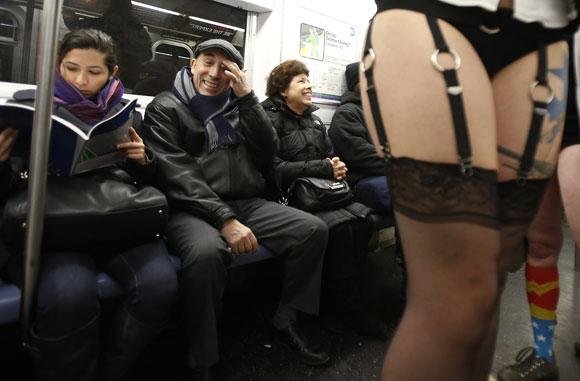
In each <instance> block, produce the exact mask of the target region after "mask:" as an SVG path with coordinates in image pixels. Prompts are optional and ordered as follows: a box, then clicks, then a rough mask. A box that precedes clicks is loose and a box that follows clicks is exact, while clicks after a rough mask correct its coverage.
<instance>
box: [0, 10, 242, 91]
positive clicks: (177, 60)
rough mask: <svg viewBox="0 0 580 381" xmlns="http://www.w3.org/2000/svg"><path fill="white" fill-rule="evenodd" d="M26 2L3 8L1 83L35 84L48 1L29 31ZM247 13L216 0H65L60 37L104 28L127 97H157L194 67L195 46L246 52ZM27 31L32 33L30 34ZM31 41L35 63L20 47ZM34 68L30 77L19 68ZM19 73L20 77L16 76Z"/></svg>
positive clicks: (31, 54) (0, 40) (0, 57)
mask: <svg viewBox="0 0 580 381" xmlns="http://www.w3.org/2000/svg"><path fill="white" fill-rule="evenodd" d="M27 4H28V3H27V2H26V1H22V0H20V1H17V0H15V1H11V0H3V1H2V4H1V5H0V75H1V77H0V80H2V81H12V82H25V83H34V82H35V80H34V76H35V74H34V73H35V68H34V67H35V62H34V57H36V56H37V54H36V39H37V36H36V35H35V34H36V33H37V30H38V25H37V24H38V23H39V20H40V14H39V13H40V12H41V9H42V1H36V5H35V8H36V9H35V10H33V14H34V17H33V18H32V20H33V21H32V24H33V25H31V26H29V28H27V29H26V28H24V25H19V22H18V20H19V19H21V20H22V24H24V20H26V19H27V18H26V13H27V11H28V9H27ZM247 18H248V15H247V12H246V11H244V10H242V9H238V8H234V7H230V6H227V5H223V4H220V3H216V2H213V1H210V0H169V1H167V0H163V1H161V0H141V1H131V0H65V1H64V6H63V11H62V19H61V25H60V33H59V34H60V36H63V35H64V34H65V33H66V32H68V31H70V30H75V29H80V28H95V29H100V30H103V31H105V32H106V33H108V34H109V35H111V37H112V38H113V40H114V41H115V43H116V45H117V50H118V59H119V76H120V78H121V80H122V82H123V84H124V86H125V92H126V93H134V94H140V95H156V94H158V93H159V92H161V91H163V90H166V89H168V88H170V86H171V84H172V82H173V78H174V76H175V73H176V72H177V71H178V70H179V69H180V68H181V67H183V66H185V65H188V64H189V61H190V60H191V58H192V52H193V50H194V48H195V45H196V44H198V43H199V42H200V41H203V40H206V39H209V38H223V39H225V40H228V41H230V42H231V43H232V44H234V46H235V47H236V48H237V49H238V50H239V51H240V52H241V53H242V55H243V54H244V44H245V33H246V23H247ZM24 30H26V31H30V34H29V35H25V33H24ZM25 41H29V42H28V44H29V46H30V54H28V55H27V56H28V57H30V62H29V63H26V62H24V61H25V60H26V59H27V57H23V56H22V55H21V54H17V53H18V52H19V50H18V49H22V46H24V44H25ZM23 64H25V65H24V66H26V65H28V66H29V67H30V69H29V70H27V73H22V74H20V73H15V68H21V67H23ZM16 74H19V75H16Z"/></svg>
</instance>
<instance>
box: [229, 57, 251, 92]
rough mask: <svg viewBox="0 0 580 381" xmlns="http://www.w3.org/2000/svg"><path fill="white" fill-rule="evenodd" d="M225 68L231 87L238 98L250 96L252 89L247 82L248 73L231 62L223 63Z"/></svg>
mask: <svg viewBox="0 0 580 381" xmlns="http://www.w3.org/2000/svg"><path fill="white" fill-rule="evenodd" d="M222 65H223V67H224V72H225V74H226V76H227V77H228V78H229V80H230V86H231V88H232V90H233V91H234V93H235V94H236V96H238V97H243V96H245V95H248V94H249V93H250V91H252V89H251V88H250V85H249V84H248V81H247V80H246V73H244V71H243V70H241V69H240V68H239V66H238V65H237V64H236V63H235V62H234V61H230V60H224V61H223V62H222Z"/></svg>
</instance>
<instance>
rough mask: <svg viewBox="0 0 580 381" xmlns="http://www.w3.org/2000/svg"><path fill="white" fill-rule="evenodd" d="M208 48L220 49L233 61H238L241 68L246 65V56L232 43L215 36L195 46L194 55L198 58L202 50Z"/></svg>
mask: <svg viewBox="0 0 580 381" xmlns="http://www.w3.org/2000/svg"><path fill="white" fill-rule="evenodd" d="M208 49H219V50H221V51H222V52H223V53H225V55H226V56H228V57H229V58H230V59H231V60H232V61H234V62H235V63H237V64H238V66H239V67H240V69H242V68H243V67H244V58H243V57H242V55H241V54H240V52H239V51H238V50H237V49H236V48H235V47H234V46H233V45H232V44H231V43H229V42H227V41H226V40H222V39H219V38H214V39H211V40H207V41H204V42H200V43H199V44H197V45H196V46H195V50H194V51H193V56H194V57H196V58H197V56H198V55H199V54H200V53H201V52H203V51H205V50H208Z"/></svg>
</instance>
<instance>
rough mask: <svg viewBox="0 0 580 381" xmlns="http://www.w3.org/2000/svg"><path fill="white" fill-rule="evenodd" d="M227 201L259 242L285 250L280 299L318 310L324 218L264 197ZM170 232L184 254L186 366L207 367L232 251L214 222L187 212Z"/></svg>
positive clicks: (213, 356) (213, 357)
mask: <svg viewBox="0 0 580 381" xmlns="http://www.w3.org/2000/svg"><path fill="white" fill-rule="evenodd" d="M229 204H230V206H231V207H232V208H233V209H234V211H235V212H236V213H237V218H238V220H239V221H240V222H241V223H243V224H244V225H246V226H247V227H249V228H250V229H251V230H252V232H253V233H254V235H255V236H256V238H257V240H258V243H259V244H260V245H262V246H264V247H265V248H267V249H268V250H270V251H271V252H272V253H273V254H276V255H282V254H284V255H286V257H285V272H284V280H283V284H282V292H281V299H280V303H281V304H285V305H287V306H289V307H291V308H294V309H296V310H299V311H302V312H305V313H308V314H318V309H319V298H320V280H321V272H322V262H323V254H324V250H325V247H326V240H327V236H328V230H327V227H326V224H325V223H324V222H323V221H322V220H320V219H319V218H317V217H315V216H313V215H311V214H308V213H305V212H302V211H300V210H297V209H294V208H290V207H286V206H283V205H280V204H277V203H274V202H270V201H266V200H263V199H258V198H255V199H249V200H243V201H235V202H229ZM168 238H169V244H170V247H171V248H172V252H173V253H175V254H179V256H180V257H181V260H182V270H181V273H180V288H181V297H182V308H183V312H184V316H183V319H184V325H185V330H186V332H185V335H186V336H185V337H186V340H188V345H189V353H188V361H189V366H190V367H191V368H195V367H209V366H212V365H214V364H216V363H217V362H218V360H219V350H218V335H217V322H218V318H219V316H220V313H221V299H222V295H223V292H224V289H225V286H226V283H227V279H228V267H229V265H230V263H231V261H232V257H233V255H232V254H231V253H230V251H229V249H228V245H227V243H226V242H225V240H224V239H223V238H222V236H221V235H220V233H219V231H218V230H217V229H216V228H214V227H213V226H211V225H209V224H208V223H206V222H205V221H203V220H201V219H199V218H197V217H194V216H192V215H190V214H187V213H176V214H174V215H173V216H172V218H171V220H170V222H169V228H168ZM248 297H251V296H250V295H249V296H248Z"/></svg>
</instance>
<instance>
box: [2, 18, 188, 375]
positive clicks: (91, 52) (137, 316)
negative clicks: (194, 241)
mask: <svg viewBox="0 0 580 381" xmlns="http://www.w3.org/2000/svg"><path fill="white" fill-rule="evenodd" d="M113 47H114V45H113V41H112V40H111V37H109V36H108V35H106V34H105V33H103V32H100V31H96V30H91V29H89V30H82V29H81V30H78V31H75V32H70V33H68V34H67V35H65V37H64V39H63V41H62V42H61V44H60V48H59V51H58V65H57V73H56V75H57V78H56V85H55V98H54V100H55V108H54V112H58V111H59V109H60V110H61V111H62V108H64V109H66V110H67V112H68V115H69V118H70V119H69V121H71V122H72V123H74V124H75V125H80V124H82V123H85V124H89V125H94V124H95V123H97V122H98V121H100V120H103V119H104V118H107V117H110V116H112V115H113V114H116V113H118V112H119V111H120V108H121V107H122V105H123V104H124V103H126V101H125V100H124V99H122V96H123V85H122V84H121V82H120V80H119V79H118V78H117V77H116V76H115V73H116V72H117V69H118V67H117V65H116V58H115V54H114V50H113ZM33 95H34V94H32V98H33ZM15 98H17V97H16V95H15ZM64 114H67V113H64ZM135 116H136V115H135ZM135 119H139V120H140V118H138V117H137V118H133V120H135ZM1 127H6V126H1ZM13 127H14V126H13ZM135 127H137V126H135ZM129 135H130V136H128V137H127V140H128V141H127V142H126V143H121V144H119V145H118V146H117V149H118V150H119V151H121V154H122V156H124V157H125V158H126V159H128V160H126V163H124V165H120V166H119V167H117V168H114V169H113V168H109V169H111V172H109V171H108V169H106V170H100V171H99V172H98V173H99V175H103V176H107V175H108V174H110V175H111V176H112V175H113V173H112V172H113V171H125V170H126V171H127V172H129V173H131V174H132V175H133V178H134V179H135V180H138V179H139V180H140V179H141V178H142V177H143V176H146V175H149V176H151V175H152V173H148V172H152V171H154V165H155V164H154V163H153V162H152V161H151V160H150V159H151V153H150V152H149V153H148V154H147V155H146V154H145V151H146V149H145V146H144V144H143V141H142V140H141V138H140V137H139V135H138V133H137V131H136V130H135V129H134V128H133V127H129ZM18 138H19V137H18V134H17V133H16V130H15V129H13V128H5V129H4V130H3V131H2V133H0V179H1V180H2V182H1V183H0V184H1V185H0V197H4V198H10V197H11V195H12V194H14V193H15V190H16V189H19V190H22V189H23V188H25V187H26V184H25V183H24V184H19V182H20V178H19V176H17V173H18V172H20V171H21V170H22V169H26V168H25V167H23V168H18V160H17V159H16V158H12V160H11V157H10V156H11V155H10V153H11V147H12V145H13V144H14V143H15V142H16V141H17V139H18ZM115 173H118V172H115ZM125 174H126V173H125ZM153 174H154V173H153ZM91 175H92V174H87V175H84V176H91ZM71 179H72V178H63V182H66V181H67V180H71ZM49 186H50V184H49ZM3 201H4V200H2V199H0V205H2V204H3ZM103 207H106V206H103ZM132 223H134V224H139V223H141V221H133V222H132ZM66 233H67V232H63V234H66ZM128 238H129V237H128ZM139 238H140V239H141V241H140V242H138V244H137V245H134V246H132V247H129V248H127V247H123V248H120V247H116V246H112V245H111V244H110V243H109V242H103V244H102V246H103V247H101V248H100V249H99V250H96V249H95V248H94V247H85V248H79V249H76V250H72V249H66V250H43V252H42V255H41V264H40V271H39V279H38V292H37V298H36V313H35V320H34V322H33V324H32V328H31V338H32V340H31V341H32V346H33V347H35V348H36V349H37V351H36V355H35V359H34V365H35V366H34V368H35V373H36V379H38V380H59V381H63V380H70V381H73V380H74V381H85V380H87V381H88V380H97V379H98V380H120V379H122V378H123V377H124V376H125V375H126V374H127V372H128V370H129V368H130V366H131V365H132V364H133V363H134V361H135V359H136V358H137V356H138V355H139V353H141V351H142V350H143V349H144V347H145V345H146V344H147V343H148V342H149V341H150V340H151V339H153V337H154V336H155V335H156V334H157V332H158V331H159V329H160V328H161V326H162V324H163V323H164V322H165V321H166V319H167V318H168V313H169V311H170V309H171V308H172V306H173V304H174V302H175V300H176V298H177V275H176V272H175V269H174V267H173V265H172V263H171V261H170V259H169V256H168V254H167V250H166V248H165V245H164V243H163V241H162V240H161V239H152V238H151V239H148V238H147V237H139ZM125 246H126V245H125ZM3 259H4V260H3ZM6 260H7V261H6ZM3 262H4V263H5V262H8V263H7V264H6V266H5V268H4V271H2V275H3V277H5V278H6V279H7V280H9V281H11V282H13V283H15V284H17V285H21V284H22V283H23V278H22V255H21V253H20V251H19V250H18V249H16V248H14V247H10V249H9V251H7V249H6V247H4V245H0V265H2V264H3ZM1 270H2V268H0V271H1ZM99 271H104V272H106V273H107V274H108V275H109V276H110V277H111V278H113V279H114V280H115V281H116V282H117V283H118V284H119V285H120V286H121V288H122V290H123V291H124V298H123V299H122V301H121V303H120V305H119V306H118V309H117V310H116V311H115V313H116V315H115V316H112V319H111V323H110V326H108V327H107V328H106V330H105V332H106V333H105V334H102V335H101V334H100V332H99V331H100V329H101V327H102V325H103V323H102V319H101V316H100V315H101V314H100V310H101V306H100V302H99V295H98V289H97V273H98V272H99ZM100 338H102V339H103V340H100Z"/></svg>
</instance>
